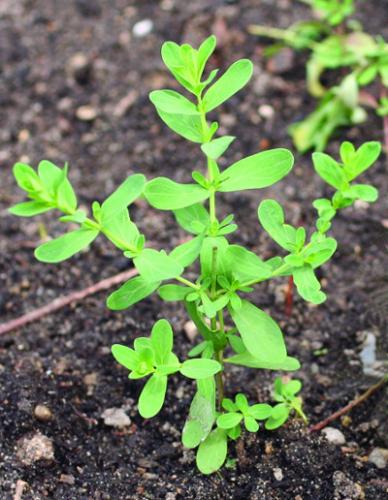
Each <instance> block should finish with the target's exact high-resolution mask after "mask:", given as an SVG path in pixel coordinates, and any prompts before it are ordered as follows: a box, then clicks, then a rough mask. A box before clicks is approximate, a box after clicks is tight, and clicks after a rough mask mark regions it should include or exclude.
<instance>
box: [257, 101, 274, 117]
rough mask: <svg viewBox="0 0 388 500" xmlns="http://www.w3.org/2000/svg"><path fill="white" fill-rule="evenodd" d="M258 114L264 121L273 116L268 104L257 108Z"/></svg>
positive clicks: (271, 108) (272, 110)
mask: <svg viewBox="0 0 388 500" xmlns="http://www.w3.org/2000/svg"><path fill="white" fill-rule="evenodd" d="M258 112H259V115H260V116H262V117H263V118H265V119H266V120H270V119H271V118H273V116H274V114H275V110H274V109H273V107H272V106H270V105H269V104H262V105H261V106H259V109H258Z"/></svg>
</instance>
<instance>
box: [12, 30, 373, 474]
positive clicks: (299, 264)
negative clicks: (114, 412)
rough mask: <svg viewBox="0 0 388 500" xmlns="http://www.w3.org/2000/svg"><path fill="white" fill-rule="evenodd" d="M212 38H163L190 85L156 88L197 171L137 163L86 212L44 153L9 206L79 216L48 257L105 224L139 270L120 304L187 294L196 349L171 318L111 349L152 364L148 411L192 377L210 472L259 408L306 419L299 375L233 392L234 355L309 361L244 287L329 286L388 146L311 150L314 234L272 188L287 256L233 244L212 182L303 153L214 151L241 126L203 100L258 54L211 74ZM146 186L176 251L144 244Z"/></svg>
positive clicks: (190, 429) (277, 231) (236, 185)
mask: <svg viewBox="0 0 388 500" xmlns="http://www.w3.org/2000/svg"><path fill="white" fill-rule="evenodd" d="M215 45H216V40H215V37H213V36H211V37H209V38H208V39H206V40H205V41H204V42H203V43H202V45H201V46H200V47H199V49H198V50H196V49H194V48H193V47H191V46H190V45H187V44H184V45H177V44H176V43H174V42H166V43H165V44H164V45H163V47H162V58H163V61H164V62H165V64H166V66H167V67H168V69H169V70H170V71H171V73H172V74H173V76H174V77H175V79H176V80H177V82H178V83H179V84H181V86H182V87H184V88H185V89H186V90H187V91H188V92H189V95H191V97H192V99H189V98H187V97H185V96H184V95H183V94H181V93H178V92H177V91H175V90H156V91H154V92H151V94H150V99H151V101H152V102H153V104H154V105H155V107H156V110H157V112H158V114H159V116H160V117H161V119H162V120H163V121H164V122H165V123H166V124H167V125H168V126H169V127H170V128H171V129H172V130H173V131H175V132H176V133H178V134H179V135H181V136H183V137H185V138H186V139H188V140H190V141H193V142H196V143H198V144H199V145H200V149H201V152H202V155H203V157H204V160H205V162H206V168H205V169H204V170H203V171H202V172H199V171H194V172H192V178H193V182H192V183H187V184H182V183H177V182H175V181H173V180H171V179H169V178H166V177H157V178H155V179H152V180H149V181H147V180H146V178H145V177H144V176H143V175H142V174H134V175H131V176H129V177H128V178H127V179H126V180H125V181H124V182H123V183H122V184H121V185H120V186H119V187H118V188H117V189H116V190H115V191H114V192H113V193H112V194H111V195H110V196H109V197H108V198H107V199H106V200H105V201H104V202H103V203H99V202H97V201H95V202H94V203H93V204H92V207H91V215H90V214H88V213H87V211H86V210H84V209H81V208H79V207H78V202H77V198H76V195H75V193H74V190H73V188H72V186H71V183H70V181H69V179H68V169H67V166H66V165H65V167H64V168H59V167H57V166H55V165H54V164H53V163H51V162H48V161H42V162H40V163H39V165H38V169H37V171H35V170H34V169H33V168H32V167H30V166H28V165H26V164H22V163H17V164H16V165H15V166H14V175H15V178H16V181H17V183H18V184H19V186H20V187H21V188H22V189H23V190H24V191H25V192H26V193H27V195H28V197H29V201H26V202H23V203H19V204H17V205H15V206H14V207H12V208H11V209H10V211H11V213H13V214H15V215H20V216H27V217H29V216H33V215H38V214H40V213H43V212H46V211H48V210H52V209H57V210H59V211H60V212H61V213H62V215H61V216H60V218H59V220H60V221H61V222H64V223H71V224H76V225H78V228H77V229H75V230H71V231H69V232H67V233H65V234H64V235H62V236H60V237H58V238H55V239H53V240H50V241H48V242H45V243H43V244H42V245H40V246H39V247H38V248H37V249H36V250H35V255H36V257H37V259H38V260H40V261H42V262H48V263H55V262H60V261H63V260H65V259H68V258H70V257H71V256H72V255H74V254H76V253H77V252H79V251H81V250H83V249H84V248H86V247H88V246H89V245H90V244H91V243H92V242H93V241H94V240H95V238H97V236H98V235H100V234H103V235H104V236H105V237H106V238H108V239H109V240H110V241H111V242H112V243H113V244H114V245H115V246H116V247H117V248H118V249H119V250H120V251H122V252H123V254H124V255H125V256H126V257H127V258H128V260H129V261H132V263H133V265H134V266H135V267H136V269H137V270H138V273H139V275H138V276H136V277H135V278H132V279H130V280H129V281H127V282H126V283H125V284H124V285H122V286H121V287H120V288H119V289H118V290H116V291H115V292H113V293H112V294H111V295H110V296H109V297H108V299H107V305H108V307H110V308H111V309H113V310H119V309H126V308H129V307H131V306H132V305H134V304H135V303H137V302H139V301H140V300H142V299H144V298H146V297H147V296H149V295H151V294H152V293H153V292H155V291H157V292H158V294H159V296H160V297H161V299H162V300H164V301H167V302H170V301H174V302H182V303H183V304H184V306H185V308H186V311H187V314H188V315H189V317H190V318H191V319H192V321H193V322H194V324H195V325H196V327H197V329H198V332H199V333H200V334H201V336H202V338H203V340H202V341H201V342H200V343H199V344H198V345H196V346H195V347H194V348H193V349H192V350H191V351H190V352H189V353H188V358H189V359H187V360H185V361H183V362H182V361H180V360H179V358H178V357H177V355H176V354H175V353H174V352H173V331H172V327H171V325H170V324H169V322H168V321H167V320H165V319H161V320H159V321H157V322H156V323H155V325H154V326H153V328H152V331H151V335H150V337H139V338H137V339H136V340H135V341H134V346H133V348H130V347H127V346H123V345H118V344H115V345H113V347H112V353H113V356H114V357H115V359H116V360H117V361H118V362H119V363H120V364H121V365H123V366H124V367H125V368H126V369H128V370H129V372H130V373H129V378H130V379H139V378H146V377H148V379H147V381H146V383H145V385H144V388H143V390H142V392H141V394H140V397H139V402H138V408H139V412H140V414H141V415H142V416H143V417H144V418H151V417H153V416H155V415H156V414H157V413H158V412H159V411H160V409H161V408H162V406H163V403H164V399H165V394H166V390H167V383H168V377H169V376H171V375H173V374H175V373H178V372H179V373H180V374H182V375H183V376H185V377H188V378H191V379H195V380H196V392H195V395H194V398H193V400H192V403H191V406H190V410H189V415H188V418H187V420H186V423H185V426H184V428H183V433H182V441H183V444H184V445H185V446H186V447H188V448H198V451H197V465H198V467H199V469H200V470H201V471H202V472H203V473H205V474H209V473H212V472H214V471H215V470H217V469H219V468H220V467H221V466H222V465H223V463H224V462H225V459H226V455H227V443H228V439H231V440H235V439H237V438H238V437H239V435H240V432H241V424H243V425H244V427H245V429H246V430H247V431H248V432H257V431H258V430H259V426H260V425H261V424H260V422H261V421H264V422H265V423H264V427H265V428H267V429H275V428H277V427H279V426H280V425H282V424H283V423H284V422H285V421H286V420H287V418H288V416H289V414H290V413H291V412H296V414H299V415H300V416H301V417H302V418H303V419H306V417H305V416H304V413H303V411H302V407H301V400H300V399H299V398H298V397H297V396H296V394H297V393H298V392H299V390H300V388H301V384H300V383H299V382H298V381H295V380H294V381H288V382H282V380H280V379H277V380H276V381H275V388H274V394H273V397H274V400H275V402H276V404H275V405H274V406H271V405H268V404H265V403H253V404H251V403H250V402H249V401H248V398H247V396H245V395H244V394H238V395H236V397H235V399H234V402H233V401H232V400H230V399H228V398H225V395H224V375H223V373H224V371H225V370H226V369H227V367H228V365H230V364H234V365H239V366H245V367H250V368H256V369H267V370H276V371H279V370H281V371H285V372H288V371H295V370H297V369H298V368H299V366H300V365H299V362H298V360H297V359H296V358H294V357H291V356H288V354H287V349H286V345H285V342H284V339H283V334H282V332H281V330H280V327H279V325H278V324H277V323H276V321H275V320H274V319H273V318H271V316H269V315H268V314H267V313H266V312H265V311H263V310H262V309H260V308H259V307H257V306H256V305H254V304H253V303H252V302H251V301H250V300H249V299H248V298H247V297H249V295H248V294H249V293H251V292H252V291H253V289H254V286H255V285H257V284H259V283H261V282H264V281H267V280H269V279H271V278H276V277H284V276H291V275H292V276H293V278H294V281H295V284H296V287H297V290H298V292H299V294H300V295H301V297H302V298H303V299H305V300H307V301H309V302H312V303H315V304H319V303H321V302H323V301H324V300H325V298H326V295H325V294H324V292H322V290H321V285H320V283H319V281H318V279H317V278H316V275H315V272H316V269H317V268H318V267H320V266H321V265H322V264H324V263H325V262H326V261H328V260H329V259H330V257H331V256H332V255H333V253H334V252H335V250H336V246H337V243H336V241H335V239H333V238H332V237H328V236H327V232H328V230H329V229H330V226H331V221H332V219H333V217H334V216H335V214H336V213H337V211H338V210H339V209H341V208H344V207H347V206H349V205H351V204H352V203H354V201H355V200H356V199H362V200H365V201H368V202H372V201H375V200H376V199H377V190H376V189H375V188H374V187H372V186H369V185H365V184H356V183H354V182H353V181H354V180H355V179H356V178H357V177H358V176H359V175H360V174H362V173H363V172H364V171H365V170H366V169H367V168H369V167H370V166H371V165H372V164H373V163H374V161H375V160H376V158H377V157H378V155H379V153H380V145H379V143H376V142H369V143H365V144H363V145H362V146H361V147H360V148H359V149H358V150H356V149H355V148H354V147H353V146H352V144H350V143H343V144H342V146H341V151H340V156H341V161H340V162H337V161H336V160H334V159H333V158H331V157H330V156H328V155H326V154H324V153H315V154H314V155H313V162H314V166H315V169H316V171H317V173H318V174H319V175H320V176H321V177H322V179H323V180H325V181H326V182H327V183H328V184H329V185H330V186H332V187H333V188H334V189H335V193H334V195H333V196H332V198H322V199H318V200H315V202H314V206H315V208H316V209H317V211H318V218H317V222H316V229H315V230H314V231H313V232H312V233H311V234H310V235H309V237H308V235H307V233H306V230H305V229H304V228H303V227H293V226H291V225H289V224H286V223H285V218H284V212H283V209H282V207H281V205H280V204H279V203H278V202H276V201H275V200H270V199H267V200H264V201H262V202H261V203H260V205H259V207H258V218H259V221H260V223H261V225H262V227H263V228H264V229H265V230H266V231H267V233H268V234H269V236H270V237H271V238H272V239H273V240H274V241H276V243H277V244H278V245H279V246H280V247H281V248H282V249H283V255H282V256H276V257H273V258H271V259H269V260H266V261H264V260H262V259H261V258H260V257H259V256H257V255H256V254H255V253H253V252H252V251H250V250H249V249H247V248H245V247H243V246H240V245H237V244H231V243H230V242H229V240H228V235H229V234H231V233H233V232H235V231H236V230H237V229H238V228H237V225H236V224H235V223H234V221H233V215H232V214H230V215H228V216H227V217H225V218H223V219H222V220H220V219H219V217H218V213H217V204H216V195H217V194H218V193H229V192H240V191H244V190H248V189H261V188H265V187H268V186H270V185H273V184H274V183H276V182H278V181H280V180H281V179H282V178H283V177H284V176H286V175H287V174H288V173H289V172H290V170H291V169H292V166H293V161H294V160H293V156H292V154H291V153H290V152H289V151H288V150H286V149H281V148H280V149H273V150H268V151H263V152H260V153H256V154H253V155H251V156H247V157H245V158H242V159H240V160H239V161H237V162H235V163H233V164H232V165H230V166H229V167H227V168H226V169H224V170H222V171H221V170H220V168H219V166H218V158H219V157H220V156H221V155H222V154H223V153H225V151H226V150H227V148H228V147H229V145H230V144H231V143H232V141H233V140H234V139H235V138H234V137H232V136H221V137H215V134H216V132H217V129H218V123H217V122H216V121H212V122H211V121H209V120H208V117H207V114H208V113H209V112H212V111H213V110H214V109H215V108H217V107H218V106H219V105H221V104H223V103H224V102H225V101H227V100H228V99H229V98H230V97H232V96H233V95H234V94H235V93H236V92H238V91H239V90H240V89H241V88H242V87H243V86H244V85H246V83H247V82H248V81H249V79H250V77H251V75H252V63H251V62H250V61H248V60H246V59H242V60H239V61H237V62H235V63H233V64H232V65H231V66H230V67H229V68H228V69H227V70H226V72H225V73H224V74H223V75H222V76H220V77H219V78H217V77H218V70H213V71H211V72H210V73H209V75H208V76H206V77H204V76H203V73H204V69H205V65H206V62H207V60H208V59H209V57H210V56H211V54H212V52H213V51H214V49H215ZM140 196H144V197H145V198H146V200H147V201H148V203H149V204H150V205H151V206H152V207H154V208H156V209H158V210H162V211H172V212H173V213H174V215H175V219H176V221H177V223H178V224H179V226H181V228H183V229H184V230H186V231H187V232H188V233H189V234H190V235H191V239H189V240H188V241H186V242H185V243H183V244H181V245H179V246H177V247H176V248H174V249H173V250H171V251H168V252H167V251H165V250H156V249H153V248H150V247H148V246H147V242H146V238H145V235H144V234H142V233H141V232H140V230H139V228H138V226H137V225H136V223H135V222H134V221H133V220H132V218H131V204H132V203H133V202H134V201H135V200H136V199H137V198H138V197H140ZM195 263H197V264H198V265H196V267H194V268H193V269H194V270H196V271H197V278H196V279H195V281H192V280H189V279H188V278H187V275H186V276H184V275H185V273H186V271H187V268H189V267H190V266H192V265H194V264H195ZM166 281H167V282H169V283H165V282H166Z"/></svg>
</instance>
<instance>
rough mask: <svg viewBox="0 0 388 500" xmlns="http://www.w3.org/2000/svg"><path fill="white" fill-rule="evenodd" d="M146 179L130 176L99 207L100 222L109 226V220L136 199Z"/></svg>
mask: <svg viewBox="0 0 388 500" xmlns="http://www.w3.org/2000/svg"><path fill="white" fill-rule="evenodd" d="M145 183H146V178H145V177H144V175H142V174H135V175H130V176H129V177H128V178H127V179H126V180H125V181H124V182H123V183H122V184H120V186H119V187H118V188H117V189H116V190H115V191H114V192H113V193H112V194H111V195H110V196H109V197H108V198H107V199H106V200H105V201H104V203H103V204H102V205H101V222H102V224H109V225H110V223H111V220H112V219H113V218H114V217H115V216H116V215H117V214H119V213H123V211H124V210H125V209H126V208H127V207H128V205H130V204H131V203H132V202H133V201H134V200H136V198H138V197H139V196H140V195H141V194H142V192H143V189H144V186H145Z"/></svg>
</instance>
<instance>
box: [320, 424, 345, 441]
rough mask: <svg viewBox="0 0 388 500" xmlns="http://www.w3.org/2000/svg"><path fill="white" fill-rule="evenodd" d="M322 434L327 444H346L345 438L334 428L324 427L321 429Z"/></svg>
mask: <svg viewBox="0 0 388 500" xmlns="http://www.w3.org/2000/svg"><path fill="white" fill-rule="evenodd" d="M322 433H323V434H324V435H325V437H326V439H327V440H328V441H329V443H333V444H338V445H341V444H345V442H346V439H345V436H344V435H343V434H342V432H341V431H339V430H338V429H335V428H334V427H325V428H324V429H322Z"/></svg>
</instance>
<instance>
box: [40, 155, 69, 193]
mask: <svg viewBox="0 0 388 500" xmlns="http://www.w3.org/2000/svg"><path fill="white" fill-rule="evenodd" d="M38 174H39V178H40V180H41V181H42V184H43V185H44V187H45V189H46V190H47V191H48V192H49V193H50V194H51V195H52V196H56V193H57V189H58V187H59V185H60V184H61V182H62V181H63V179H64V178H65V177H66V171H64V170H62V169H61V168H59V167H57V166H56V165H54V163H51V161H48V160H42V161H41V162H39V165H38Z"/></svg>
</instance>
